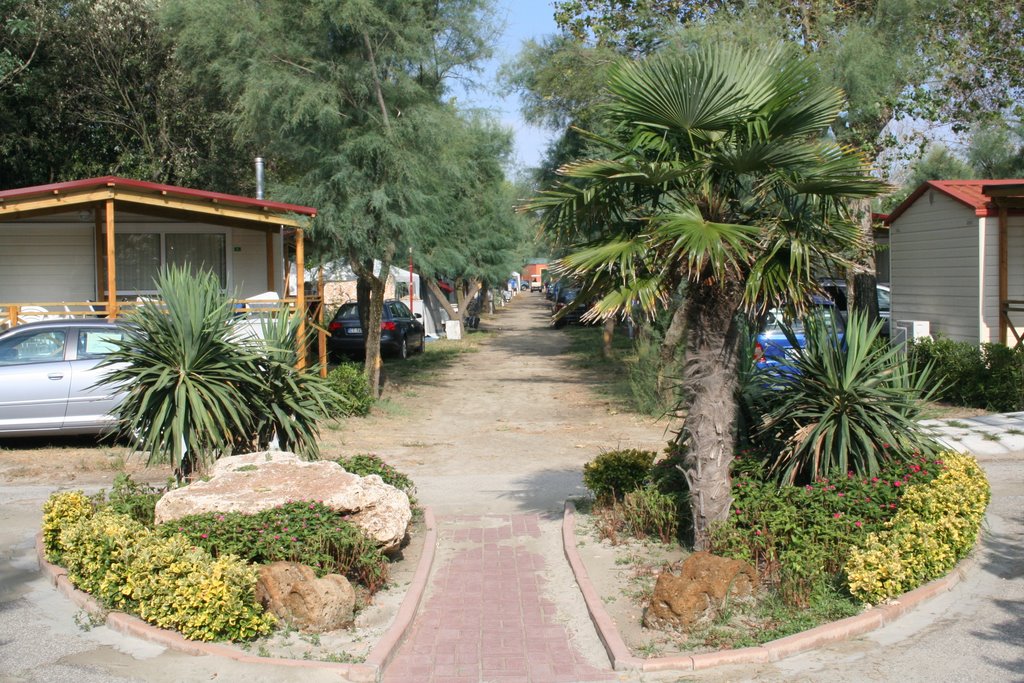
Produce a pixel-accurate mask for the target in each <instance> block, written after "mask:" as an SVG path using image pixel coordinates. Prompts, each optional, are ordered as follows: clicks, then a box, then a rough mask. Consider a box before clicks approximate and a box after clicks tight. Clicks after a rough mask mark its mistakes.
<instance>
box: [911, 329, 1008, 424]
mask: <svg viewBox="0 0 1024 683" xmlns="http://www.w3.org/2000/svg"><path fill="white" fill-rule="evenodd" d="M910 360H911V363H912V364H913V367H915V368H917V369H921V368H924V367H925V366H927V365H928V364H931V365H932V368H933V370H932V376H933V377H934V378H935V379H936V380H937V382H938V383H939V385H940V387H939V391H938V394H937V395H936V398H938V399H939V400H941V401H946V402H948V403H953V404H955V405H960V406H970V407H973V408H984V409H985V410H991V411H995V412H1001V413H1003V412H1015V411H1018V410H1024V348H1018V349H1011V348H1008V347H1006V346H1004V345H1002V344H981V345H978V344H971V343H968V342H958V341H953V340H951V339H944V338H942V337H940V338H938V339H924V340H921V341H917V342H914V343H913V344H911V346H910Z"/></svg>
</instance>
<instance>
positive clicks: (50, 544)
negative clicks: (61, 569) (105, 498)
mask: <svg viewBox="0 0 1024 683" xmlns="http://www.w3.org/2000/svg"><path fill="white" fill-rule="evenodd" d="M92 513H93V504H92V501H91V500H89V497H88V496H86V495H85V494H84V493H83V492H81V491H63V492H61V493H55V494H53V495H52V496H50V497H49V498H48V499H47V500H46V502H45V503H43V548H44V549H45V550H46V558H47V559H48V560H50V562H59V561H60V559H61V553H62V552H63V551H64V548H62V547H61V545H60V530H61V527H63V526H65V525H67V524H72V523H74V522H77V521H78V520H80V519H82V518H83V517H91V516H92Z"/></svg>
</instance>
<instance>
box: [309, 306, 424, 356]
mask: <svg viewBox="0 0 1024 683" xmlns="http://www.w3.org/2000/svg"><path fill="white" fill-rule="evenodd" d="M422 318H423V316H421V315H420V314H419V313H417V314H415V315H413V312H412V311H410V310H409V307H408V306H406V305H405V303H404V302H402V301H399V300H398V299H389V300H387V301H385V302H384V311H383V313H382V314H381V322H380V347H381V351H382V352H387V353H391V354H393V355H395V356H398V357H399V358H408V356H409V352H410V351H412V350H416V351H423V345H424V342H425V340H424V334H423V323H422V322H421V319H422ZM327 329H328V330H329V331H330V333H331V336H330V337H328V338H327V348H328V349H329V350H330V352H331V354H332V355H335V356H337V355H339V354H344V355H348V356H352V355H357V354H363V353H366V334H365V331H364V330H363V328H362V323H361V322H360V320H359V306H358V304H356V302H354V301H350V302H348V303H346V304H342V305H341V307H340V308H339V309H338V312H337V313H335V314H334V319H333V320H332V321H331V323H330V325H328V326H327Z"/></svg>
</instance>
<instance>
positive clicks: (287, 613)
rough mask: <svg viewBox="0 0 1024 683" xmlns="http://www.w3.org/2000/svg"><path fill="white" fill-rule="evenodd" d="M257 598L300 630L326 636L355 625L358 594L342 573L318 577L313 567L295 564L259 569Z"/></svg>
mask: <svg viewBox="0 0 1024 683" xmlns="http://www.w3.org/2000/svg"><path fill="white" fill-rule="evenodd" d="M256 599H257V600H259V601H260V604H261V605H263V607H264V608H265V609H266V610H268V611H269V612H272V613H273V614H274V615H275V616H277V617H279V618H280V619H282V620H283V621H285V622H287V623H289V624H291V625H293V626H294V627H295V628H297V629H299V630H300V631H306V632H308V633H323V632H324V631H334V630H337V629H339V628H345V627H347V626H351V625H352V619H353V614H354V611H355V605H356V594H355V591H354V590H352V584H350V583H349V582H348V579H346V578H345V577H344V576H341V575H340V574H328V575H327V576H325V577H323V578H317V575H316V572H314V571H313V569H312V568H310V567H307V566H306V565H303V564H296V563H295V562H273V563H271V564H267V565H263V566H261V567H260V578H259V581H257V583H256Z"/></svg>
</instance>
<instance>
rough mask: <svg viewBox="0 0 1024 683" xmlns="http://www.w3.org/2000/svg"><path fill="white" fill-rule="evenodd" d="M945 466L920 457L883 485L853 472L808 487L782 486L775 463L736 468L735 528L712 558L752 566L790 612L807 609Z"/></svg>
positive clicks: (716, 544)
mask: <svg viewBox="0 0 1024 683" xmlns="http://www.w3.org/2000/svg"><path fill="white" fill-rule="evenodd" d="M940 469H941V462H940V461H936V460H929V459H928V458H925V457H922V456H918V457H917V458H915V459H914V460H913V461H912V462H911V463H910V464H904V463H902V462H900V461H899V460H891V461H889V463H888V464H887V465H886V466H885V468H884V469H883V470H882V471H881V472H880V473H879V474H878V476H875V477H863V476H858V475H855V474H854V473H853V472H848V473H846V474H843V475H839V476H837V477H833V478H822V479H818V480H816V481H814V482H812V483H809V484H806V485H804V486H792V485H787V484H782V485H780V484H779V483H778V482H777V481H775V480H774V479H772V478H771V477H770V476H768V470H767V460H766V459H765V458H764V457H762V456H758V455H751V454H742V455H740V456H737V457H736V459H735V460H734V471H733V489H732V494H733V504H732V510H731V514H730V516H729V519H728V521H726V522H724V523H720V524H718V525H717V526H716V527H715V528H714V531H713V533H712V543H711V549H712V552H715V553H717V554H720V555H724V556H727V557H734V558H736V559H741V560H744V561H746V562H750V563H751V564H752V565H753V566H755V567H757V568H758V570H759V572H760V573H761V575H762V577H763V579H764V580H765V581H766V582H767V583H768V584H769V585H774V586H777V587H778V590H779V593H780V595H781V596H782V597H783V599H784V600H786V601H787V602H788V603H790V604H796V605H801V606H806V605H808V604H809V601H810V596H811V595H812V593H813V591H814V590H816V587H817V586H819V585H820V584H821V583H822V582H828V581H831V579H832V577H834V576H836V575H837V574H839V572H840V571H841V569H842V566H843V563H844V562H845V558H846V557H847V555H848V553H849V551H850V548H851V547H852V546H854V545H855V544H857V543H858V542H860V541H863V540H864V539H865V538H866V537H867V535H868V534H869V533H872V532H875V531H879V530H881V529H883V528H885V524H886V522H887V521H888V520H889V519H890V518H891V517H892V516H893V515H894V514H896V511H897V509H898V507H899V505H900V499H901V496H903V495H904V493H905V492H906V491H907V490H909V489H910V488H911V486H912V485H918V484H926V483H927V482H929V481H931V479H933V478H934V477H935V476H936V475H937V474H938V472H939V471H940Z"/></svg>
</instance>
